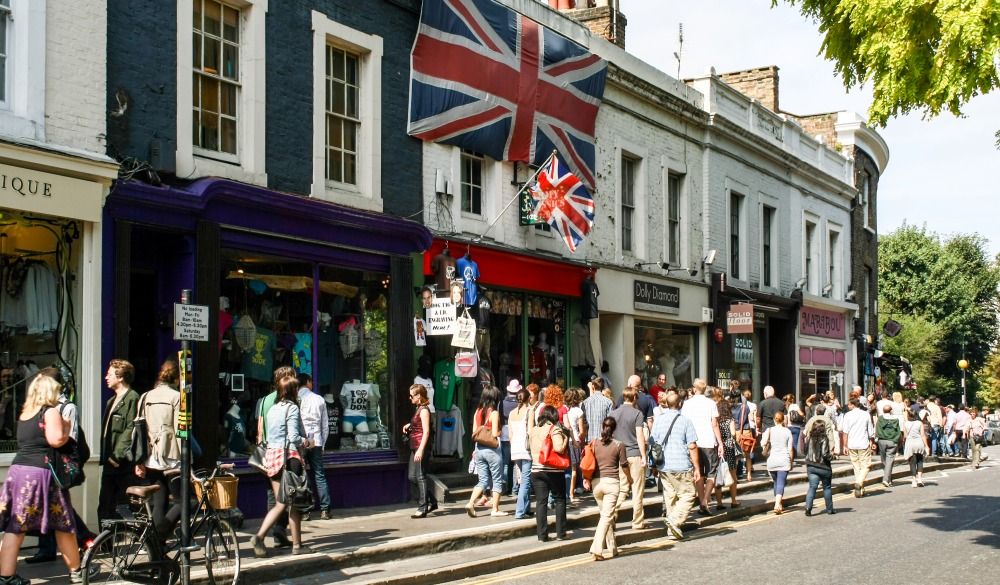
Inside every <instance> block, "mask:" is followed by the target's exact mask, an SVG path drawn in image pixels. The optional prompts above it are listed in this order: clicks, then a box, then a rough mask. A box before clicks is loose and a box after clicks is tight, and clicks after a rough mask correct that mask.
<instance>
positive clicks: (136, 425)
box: [125, 394, 151, 464]
mask: <svg viewBox="0 0 1000 585" xmlns="http://www.w3.org/2000/svg"><path fill="white" fill-rule="evenodd" d="M132 424H133V426H132V442H131V443H130V444H129V446H128V449H127V450H126V451H125V460H126V461H131V462H132V463H137V464H138V463H145V462H146V460H147V459H149V456H150V454H151V451H150V447H149V427H148V426H147V425H146V395H145V394H143V395H142V398H140V399H139V407H138V408H136V411H135V421H133V423H132Z"/></svg>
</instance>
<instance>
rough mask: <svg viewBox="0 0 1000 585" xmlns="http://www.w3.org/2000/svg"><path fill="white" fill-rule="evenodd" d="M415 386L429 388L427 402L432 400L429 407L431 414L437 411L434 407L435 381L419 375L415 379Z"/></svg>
mask: <svg viewBox="0 0 1000 585" xmlns="http://www.w3.org/2000/svg"><path fill="white" fill-rule="evenodd" d="M413 383H414V384H423V386H424V388H427V400H430V404H428V405H427V407H428V408H429V409H430V411H431V414H433V413H434V411H436V410H437V408H435V407H434V380H432V379H431V378H422V377H420V376H419V375H418V376H416V377H414V378H413Z"/></svg>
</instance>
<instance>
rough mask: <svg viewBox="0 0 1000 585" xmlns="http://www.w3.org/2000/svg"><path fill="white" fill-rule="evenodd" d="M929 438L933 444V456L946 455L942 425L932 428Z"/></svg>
mask: <svg viewBox="0 0 1000 585" xmlns="http://www.w3.org/2000/svg"><path fill="white" fill-rule="evenodd" d="M928 438H929V439H930V443H931V455H942V454H944V444H943V442H942V437H941V425H935V426H933V427H931V436H930V437H928Z"/></svg>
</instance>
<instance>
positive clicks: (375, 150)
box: [310, 10, 460, 217]
mask: <svg viewBox="0 0 1000 585" xmlns="http://www.w3.org/2000/svg"><path fill="white" fill-rule="evenodd" d="M312 30H313V182H312V192H311V193H310V194H311V195H312V196H313V197H315V198H317V199H323V200H325V201H332V202H334V203H339V204H341V205H347V206H349V207H354V208H359V209H366V210H369V211H378V212H381V211H382V50H383V49H382V46H383V42H382V37H380V36H378V35H371V34H368V33H364V32H361V31H359V30H356V29H353V28H351V27H349V26H345V25H344V24H342V23H339V22H336V21H334V20H331V19H330V18H329V17H328V16H327V15H325V14H323V13H321V12H317V11H315V10H314V11H313V12H312ZM327 45H334V46H336V47H339V48H341V49H345V50H347V51H350V52H352V53H355V54H356V55H358V57H359V58H360V72H359V74H360V77H359V83H360V85H361V92H360V98H359V100H358V107H359V114H360V117H361V130H360V132H359V136H358V150H357V153H358V155H357V156H358V162H357V179H358V181H357V183H356V184H349V183H340V182H336V181H330V180H328V179H327V178H326V106H325V104H326V47H327ZM452 176H454V177H458V176H460V175H452ZM456 186H457V185H456ZM455 217H457V215H456V216H455Z"/></svg>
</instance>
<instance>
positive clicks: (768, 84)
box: [719, 65, 780, 113]
mask: <svg viewBox="0 0 1000 585" xmlns="http://www.w3.org/2000/svg"><path fill="white" fill-rule="evenodd" d="M719 79H721V80H722V81H724V82H725V83H727V84H729V85H731V86H732V87H733V89H735V90H736V91H738V92H740V93H742V94H743V95H745V96H747V97H751V98H753V99H755V100H757V101H758V102H760V103H761V104H762V105H763V106H764V107H765V108H767V109H769V110H771V111H772V112H775V113H778V112H779V111H780V110H779V109H778V68H777V67H775V66H774V65H771V66H770V67H759V68H757V69H746V70H743V71H733V72H732V73H720V74H719Z"/></svg>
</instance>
